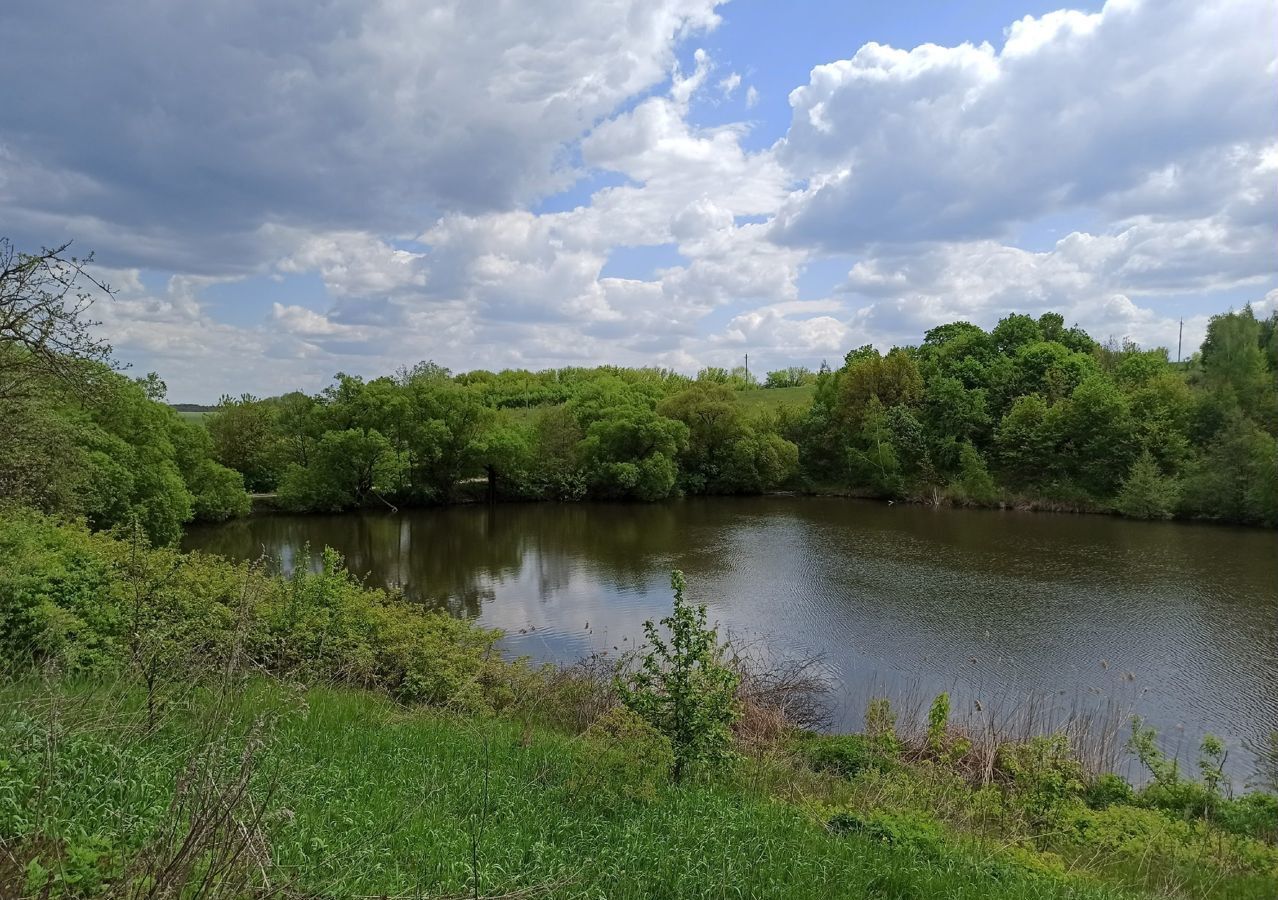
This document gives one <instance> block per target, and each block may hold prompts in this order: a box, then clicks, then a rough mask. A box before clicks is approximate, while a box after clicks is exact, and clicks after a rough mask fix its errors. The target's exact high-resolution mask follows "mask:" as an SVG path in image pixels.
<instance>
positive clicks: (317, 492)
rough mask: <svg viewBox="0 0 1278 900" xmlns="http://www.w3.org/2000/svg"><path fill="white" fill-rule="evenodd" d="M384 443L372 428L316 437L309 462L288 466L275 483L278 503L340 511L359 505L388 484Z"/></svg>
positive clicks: (389, 457) (391, 472)
mask: <svg viewBox="0 0 1278 900" xmlns="http://www.w3.org/2000/svg"><path fill="white" fill-rule="evenodd" d="M393 460H394V456H393V454H392V453H391V446H390V442H389V441H387V440H386V438H385V437H384V436H383V435H382V434H381V433H380V432H378V431H372V430H370V431H362V430H360V429H358V428H347V429H345V430H343V431H328V432H325V433H324V436H323V437H322V438H320V441H319V444H318V445H317V446H316V448H315V453H314V454H313V458H312V460H311V462H310V463H309V464H308V465H306V466H298V465H294V466H292V467H290V468H289V470H288V471H287V472H286V473H285V475H284V478H283V480H282V481H281V482H280V491H279V499H280V503H281V504H282V505H283V506H285V507H287V508H289V509H296V510H302V511H316V512H340V511H341V510H344V509H351V508H352V507H358V506H363V505H364V504H365V503H367V502H369V501H370V500H373V499H376V498H377V497H379V496H381V495H382V492H384V491H387V490H389V489H390V487H391V486H393V485H394V483H395V481H396V477H397V472H396V471H395V468H394V464H393Z"/></svg>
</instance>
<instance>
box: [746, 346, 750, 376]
mask: <svg viewBox="0 0 1278 900" xmlns="http://www.w3.org/2000/svg"><path fill="white" fill-rule="evenodd" d="M749 380H750V354H749V353H747V354H746V381H749Z"/></svg>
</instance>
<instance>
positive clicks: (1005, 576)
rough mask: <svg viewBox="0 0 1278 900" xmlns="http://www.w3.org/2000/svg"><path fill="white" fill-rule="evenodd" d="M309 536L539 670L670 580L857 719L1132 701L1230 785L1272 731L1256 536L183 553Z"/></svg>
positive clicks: (575, 543)
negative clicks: (934, 697) (881, 712)
mask: <svg viewBox="0 0 1278 900" xmlns="http://www.w3.org/2000/svg"><path fill="white" fill-rule="evenodd" d="M308 543H309V544H310V545H311V547H313V548H316V549H319V548H322V547H323V546H325V545H329V546H332V547H335V548H336V549H338V550H340V551H341V552H342V553H343V554H345V556H346V559H347V565H348V566H349V568H350V569H352V570H353V571H355V572H357V573H361V574H367V575H368V576H369V578H370V580H371V581H372V582H373V583H378V584H385V585H388V586H394V587H398V588H401V589H402V590H403V591H404V593H405V594H406V595H408V596H409V597H411V598H413V599H415V600H417V601H419V602H422V603H425V604H428V605H431V606H437V607H440V608H444V609H447V610H448V611H450V612H451V613H453V614H454V615H458V616H464V617H466V618H469V619H475V620H477V621H478V622H479V623H481V624H483V625H487V626H495V627H499V628H502V629H505V631H506V633H507V635H508V638H507V646H508V648H509V649H510V651H512V652H513V653H516V654H528V655H531V656H534V657H537V658H540V659H551V660H574V659H577V658H579V657H581V656H583V655H586V654H588V653H589V652H591V651H595V650H609V651H611V650H612V649H613V648H614V647H617V648H620V649H623V650H624V649H625V648H626V647H628V646H632V642H633V641H634V640H635V639H636V638H639V637H641V634H642V633H641V627H640V626H641V623H642V622H643V621H644V620H645V619H648V618H659V617H660V616H661V615H663V614H665V613H666V612H667V611H668V608H669V590H668V584H669V572H670V569H672V568H679V569H683V570H684V572H685V573H686V574H687V577H688V582H689V585H690V594H691V595H692V596H693V598H694V599H696V600H698V601H701V602H705V603H706V604H708V605H709V607H710V615H711V618H712V619H716V620H718V622H719V623H720V625H721V627H722V628H723V629H724V630H727V631H730V632H731V633H732V634H733V635H734V636H736V637H738V638H740V639H743V640H746V641H752V642H754V646H755V647H756V648H757V649H758V650H759V651H760V652H763V653H777V654H784V655H788V656H802V655H809V654H820V655H821V656H822V657H823V660H824V667H825V670H826V671H827V673H828V675H829V677H830V679H831V681H832V683H833V684H834V687H835V691H834V694H833V697H834V706H835V709H834V717H835V724H836V725H841V726H844V727H849V728H854V727H856V726H857V724H858V723H859V722H860V720H861V717H862V714H863V711H864V705H865V701H866V699H867V698H868V697H869V696H871V695H872V694H873V693H882V692H884V691H886V692H887V693H889V694H896V695H898V696H902V697H917V696H930V695H931V694H934V693H935V692H937V691H939V690H950V691H952V692H954V693H955V696H956V697H957V698H961V699H960V700H959V701H958V702H960V703H962V704H969V705H970V706H972V707H975V705H976V704H977V703H980V704H981V705H982V707H983V708H985V709H989V708H990V707H991V706H998V705H1000V704H1002V706H1004V707H1005V706H1006V705H1008V704H1009V703H1011V702H1012V701H1015V700H1020V699H1022V698H1025V697H1030V696H1034V697H1038V698H1039V701H1038V702H1039V703H1040V704H1042V703H1045V702H1046V703H1047V704H1049V705H1051V706H1053V707H1054V708H1055V709H1057V710H1058V711H1062V712H1063V711H1066V710H1071V709H1077V708H1080V707H1086V708H1089V709H1103V708H1112V707H1114V706H1120V707H1122V708H1129V707H1130V708H1131V709H1133V710H1134V711H1136V712H1139V713H1141V714H1142V715H1144V716H1146V717H1147V718H1148V719H1149V720H1150V721H1151V722H1152V723H1154V724H1156V725H1157V726H1158V727H1159V728H1160V731H1161V732H1162V733H1163V735H1164V739H1165V742H1167V743H1168V744H1169V745H1170V746H1171V748H1172V749H1173V750H1175V749H1177V748H1178V747H1179V748H1181V749H1182V750H1185V751H1189V752H1191V753H1192V749H1193V747H1196V745H1197V743H1198V740H1199V739H1200V737H1201V734H1202V733H1203V732H1204V731H1212V732H1215V733H1217V734H1220V735H1223V736H1226V737H1227V739H1228V742H1229V744H1230V745H1231V748H1232V749H1231V756H1232V764H1231V766H1230V768H1231V770H1233V771H1234V772H1235V774H1241V775H1245V774H1246V771H1245V767H1243V766H1244V763H1243V761H1244V760H1246V759H1247V754H1246V753H1245V751H1244V750H1243V749H1242V743H1243V742H1244V741H1254V740H1256V739H1258V738H1260V737H1261V736H1262V735H1263V734H1266V733H1268V732H1269V731H1272V730H1275V729H1278V535H1275V533H1274V532H1272V531H1262V530H1248V529H1241V528H1227V527H1219V526H1210V525H1194V524H1185V523H1144V522H1131V521H1124V520H1121V519H1113V518H1105V517H1099V516H1065V515H1051V514H1043V513H1012V512H991V511H967V510H931V509H925V508H921V507H913V506H904V505H899V504H898V505H895V506H887V505H884V504H878V503H872V502H862V501H855V500H843V499H816V498H802V497H761V498H722V499H704V500H684V501H675V502H670V503H666V504H660V505H603V504H564V505H555V504H528V505H501V506H495V507H483V506H466V507H454V508H450V509H438V510H422V511H415V512H408V513H403V514H399V515H396V514H390V513H369V514H350V515H341V516H305V517H302V516H284V515H270V516H261V517H256V518H252V519H249V520H245V521H239V522H233V523H229V524H226V525H221V526H217V527H212V528H204V529H198V530H193V531H192V532H191V533H190V535H189V536H188V538H187V540H186V546H187V547H188V548H198V549H201V550H208V551H213V552H217V553H222V554H225V555H227V556H231V557H235V558H246V557H256V556H259V555H261V554H262V553H264V552H265V553H266V554H269V555H271V556H273V557H276V558H279V559H281V560H282V562H283V563H284V565H285V566H290V565H291V564H292V560H293V559H294V557H295V556H296V555H297V554H298V553H299V551H300V550H301V548H302V547H304V546H305V545H306V544H308ZM1044 698H1048V699H1046V700H1044ZM1240 767H1243V768H1240Z"/></svg>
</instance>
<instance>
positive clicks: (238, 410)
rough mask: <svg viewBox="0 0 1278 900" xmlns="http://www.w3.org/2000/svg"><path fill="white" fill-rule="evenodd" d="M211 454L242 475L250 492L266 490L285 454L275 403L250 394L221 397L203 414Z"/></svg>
mask: <svg viewBox="0 0 1278 900" xmlns="http://www.w3.org/2000/svg"><path fill="white" fill-rule="evenodd" d="M204 427H205V428H207V429H208V432H209V437H210V438H211V439H212V446H213V458H214V459H216V460H217V461H218V462H219V463H221V464H222V465H224V466H227V467H228V468H231V469H234V470H235V471H237V472H239V473H240V474H241V475H242V476H244V484H245V486H246V487H247V488H248V489H249V490H250V491H253V492H254V493H270V492H271V491H274V490H275V488H276V487H277V486H278V484H279V479H280V475H281V473H282V471H283V469H284V464H285V462H284V459H283V458H282V457H284V456H285V454H284V453H283V451H282V448H281V447H280V432H279V407H278V405H276V404H274V403H271V402H269V401H265V400H259V399H258V398H256V397H254V396H253V395H251V394H242V395H241V396H240V397H239V398H238V399H234V398H231V397H229V396H228V397H223V398H222V399H221V400H220V401H218V405H217V409H216V411H214V412H213V413H212V414H211V415H208V416H205V417H204Z"/></svg>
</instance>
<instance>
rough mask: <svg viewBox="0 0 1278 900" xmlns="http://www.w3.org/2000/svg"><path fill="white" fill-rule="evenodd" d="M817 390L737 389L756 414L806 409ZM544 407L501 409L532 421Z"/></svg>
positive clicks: (743, 403)
mask: <svg viewBox="0 0 1278 900" xmlns="http://www.w3.org/2000/svg"><path fill="white" fill-rule="evenodd" d="M815 390H816V388H815V387H814V386H813V385H805V386H803V387H792V388H755V389H753V390H748V391H737V399H738V401H739V402H740V403H741V407H742V409H743V410H744V411H745V413H746V414H747V415H754V414H756V413H759V412H771V411H773V410H775V409H776V408H777V407H779V406H783V407H787V408H795V409H806V408H807V407H808V406H809V405H810V404H811V403H812V395H813V393H814V392H815ZM544 408H545V407H540V406H533V407H527V408H525V407H506V408H505V409H502V410H501V413H502V415H504V416H506V417H507V418H509V419H510V420H512V421H515V422H531V421H532V420H533V419H534V418H536V416H537V413H538V412H539V411H540V410H542V409H544Z"/></svg>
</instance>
